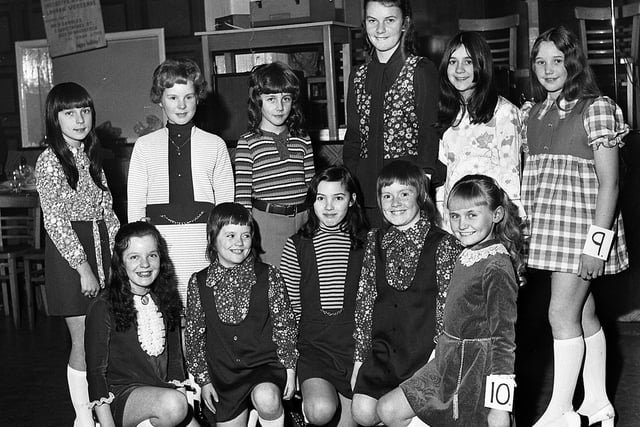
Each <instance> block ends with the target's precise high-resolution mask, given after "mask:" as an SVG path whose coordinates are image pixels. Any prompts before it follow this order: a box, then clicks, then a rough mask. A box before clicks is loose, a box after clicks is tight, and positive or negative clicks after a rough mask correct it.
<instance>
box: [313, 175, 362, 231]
mask: <svg viewBox="0 0 640 427" xmlns="http://www.w3.org/2000/svg"><path fill="white" fill-rule="evenodd" d="M354 201H355V194H349V192H348V191H347V189H346V188H344V185H342V182H340V181H321V182H320V183H319V184H318V191H317V194H316V201H315V202H313V211H314V212H315V214H316V216H317V217H318V220H320V224H322V225H324V226H325V227H335V226H336V225H338V224H340V223H341V222H342V221H343V220H344V218H345V217H346V216H347V213H348V212H349V207H351V206H352V205H353V202H354Z"/></svg>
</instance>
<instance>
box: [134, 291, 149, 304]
mask: <svg viewBox="0 0 640 427" xmlns="http://www.w3.org/2000/svg"><path fill="white" fill-rule="evenodd" d="M133 295H134V296H136V297H140V302H141V303H142V304H143V305H147V304H149V298H150V297H149V292H147V293H146V294H142V295H140V294H136V293H134V294H133Z"/></svg>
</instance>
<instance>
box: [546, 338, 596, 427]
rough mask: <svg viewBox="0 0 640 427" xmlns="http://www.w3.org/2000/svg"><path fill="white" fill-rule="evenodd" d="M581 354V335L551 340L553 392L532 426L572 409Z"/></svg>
mask: <svg viewBox="0 0 640 427" xmlns="http://www.w3.org/2000/svg"><path fill="white" fill-rule="evenodd" d="M583 356H584V340H583V338H582V335H581V336H579V337H575V338H569V339H565V340H553V392H552V394H551V401H550V402H549V405H548V406H547V409H546V410H545V411H544V414H543V415H542V417H540V419H539V420H538V421H537V422H536V423H535V424H534V427H542V426H544V425H546V424H549V423H551V422H552V421H554V420H557V419H558V418H560V417H561V416H562V414H564V413H565V412H569V411H573V404H572V400H573V392H574V391H575V389H576V383H577V382H578V376H579V375H580V367H581V366H582V357H583Z"/></svg>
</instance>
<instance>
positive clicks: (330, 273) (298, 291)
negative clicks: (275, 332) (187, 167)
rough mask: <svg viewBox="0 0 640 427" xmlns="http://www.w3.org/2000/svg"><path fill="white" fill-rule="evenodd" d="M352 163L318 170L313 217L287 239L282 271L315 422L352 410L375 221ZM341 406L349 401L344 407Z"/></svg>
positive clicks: (307, 406) (346, 421)
mask: <svg viewBox="0 0 640 427" xmlns="http://www.w3.org/2000/svg"><path fill="white" fill-rule="evenodd" d="M357 193H358V187H357V184H356V182H355V180H354V178H353V176H352V175H351V173H350V172H349V171H348V170H347V169H346V168H345V167H337V166H334V167H330V168H328V169H325V170H324V171H322V172H320V173H318V174H317V175H316V176H315V177H314V178H313V180H312V181H311V185H310V187H309V191H308V192H307V205H308V206H309V209H308V214H309V220H308V221H307V222H306V224H305V225H304V226H303V227H302V228H301V229H300V231H299V232H298V233H297V234H295V235H294V236H292V237H291V238H289V239H288V240H287V243H286V244H285V246H284V250H283V253H282V262H281V264H280V267H281V270H282V275H283V278H284V280H285V283H286V285H287V291H288V294H289V298H290V300H291V305H292V308H293V310H294V312H295V314H296V317H297V319H298V322H299V336H298V351H299V352H300V357H299V359H298V371H297V372H298V380H299V383H300V384H301V389H302V396H303V410H304V413H305V415H306V417H307V419H308V420H309V422H310V423H311V424H313V425H324V424H327V423H329V422H330V421H332V420H334V422H335V421H337V422H338V426H355V422H354V421H353V418H352V416H351V397H352V391H351V386H350V378H351V374H352V371H353V352H354V340H353V331H354V327H355V323H354V311H355V300H356V294H357V289H358V280H359V277H360V270H361V266H362V258H363V255H364V243H365V241H366V231H367V224H366V221H365V216H364V210H363V208H362V206H361V204H360V201H361V196H358V195H357ZM338 408H341V410H340V411H338Z"/></svg>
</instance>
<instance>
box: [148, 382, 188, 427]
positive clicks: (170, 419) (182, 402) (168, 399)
mask: <svg viewBox="0 0 640 427" xmlns="http://www.w3.org/2000/svg"><path fill="white" fill-rule="evenodd" d="M156 408H158V409H157V411H158V413H157V414H156V417H157V418H158V419H159V420H161V422H162V424H161V425H163V426H164V425H167V426H174V425H178V424H180V423H181V422H182V421H184V419H185V418H186V417H187V414H188V413H189V404H188V403H187V398H186V397H185V395H184V394H182V393H180V392H179V391H177V390H167V391H166V392H164V393H162V395H161V396H160V399H159V401H158V402H157V406H156Z"/></svg>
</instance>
